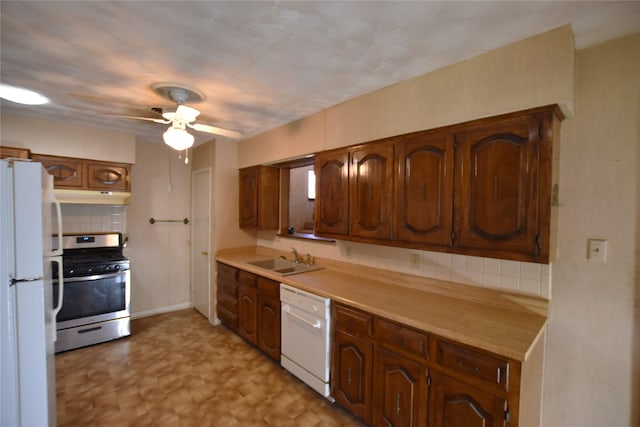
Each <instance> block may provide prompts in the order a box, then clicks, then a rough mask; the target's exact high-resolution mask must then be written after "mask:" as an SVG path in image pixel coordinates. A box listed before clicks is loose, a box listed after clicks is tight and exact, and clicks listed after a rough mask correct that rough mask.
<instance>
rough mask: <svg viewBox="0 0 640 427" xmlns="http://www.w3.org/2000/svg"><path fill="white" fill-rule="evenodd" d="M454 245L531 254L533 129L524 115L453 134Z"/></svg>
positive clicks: (535, 165)
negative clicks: (455, 145) (455, 136)
mask: <svg viewBox="0 0 640 427" xmlns="http://www.w3.org/2000/svg"><path fill="white" fill-rule="evenodd" d="M458 139H459V145H458V151H457V159H456V161H457V166H456V168H457V170H458V173H457V178H458V190H459V191H458V193H457V196H456V229H457V230H458V233H457V234H458V235H457V237H456V238H457V239H458V245H459V246H460V247H462V248H477V249H488V250H497V251H510V252H520V253H524V254H531V255H532V256H533V255H535V253H536V250H537V240H536V238H537V234H538V215H539V212H538V187H537V183H538V141H539V136H538V127H537V125H536V122H535V121H534V120H531V119H530V118H529V117H526V116H525V117H519V118H515V119H510V120H504V121H503V122H501V123H494V124H489V125H486V126H483V127H480V128H478V129H474V130H470V131H468V132H462V133H460V134H459V135H458Z"/></svg>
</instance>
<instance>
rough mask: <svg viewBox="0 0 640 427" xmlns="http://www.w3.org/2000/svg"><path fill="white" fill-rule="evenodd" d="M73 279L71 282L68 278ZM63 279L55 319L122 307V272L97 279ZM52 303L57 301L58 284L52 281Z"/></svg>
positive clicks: (63, 319)
mask: <svg viewBox="0 0 640 427" xmlns="http://www.w3.org/2000/svg"><path fill="white" fill-rule="evenodd" d="M69 280H72V281H69ZM75 280H77V278H74V279H66V280H65V282H64V296H63V299H62V309H61V310H60V312H59V313H58V317H57V318H56V319H57V321H58V322H64V321H65V320H73V319H78V318H82V317H88V316H96V315H99V314H104V313H111V312H116V311H121V310H125V308H126V281H125V274H124V273H122V274H117V275H115V276H113V275H109V277H106V278H99V279H96V280H80V281H75ZM53 296H54V298H53V299H54V306H55V305H57V304H58V301H57V300H58V283H57V282H54V283H53Z"/></svg>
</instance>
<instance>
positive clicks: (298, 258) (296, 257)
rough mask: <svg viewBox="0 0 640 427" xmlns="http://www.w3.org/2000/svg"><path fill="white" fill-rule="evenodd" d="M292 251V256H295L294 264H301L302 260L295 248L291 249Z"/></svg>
mask: <svg viewBox="0 0 640 427" xmlns="http://www.w3.org/2000/svg"><path fill="white" fill-rule="evenodd" d="M291 249H293V255H294V256H295V262H296V263H298V264H299V263H301V262H302V258H300V254H298V251H296V248H293V247H292V248H291Z"/></svg>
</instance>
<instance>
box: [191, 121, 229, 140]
mask: <svg viewBox="0 0 640 427" xmlns="http://www.w3.org/2000/svg"><path fill="white" fill-rule="evenodd" d="M187 126H189V127H190V128H192V129H194V130H197V131H199V132H206V133H212V134H214V135H222V136H227V137H229V138H241V137H242V134H241V133H240V132H236V131H235V130H228V129H223V128H219V127H217V126H211V125H205V124H202V123H194V124H187Z"/></svg>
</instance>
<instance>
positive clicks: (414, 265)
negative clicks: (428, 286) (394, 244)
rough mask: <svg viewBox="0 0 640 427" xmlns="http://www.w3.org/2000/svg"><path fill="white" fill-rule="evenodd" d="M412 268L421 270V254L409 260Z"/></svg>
mask: <svg viewBox="0 0 640 427" xmlns="http://www.w3.org/2000/svg"><path fill="white" fill-rule="evenodd" d="M409 263H410V264H411V268H420V254H411V257H410V258H409Z"/></svg>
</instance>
